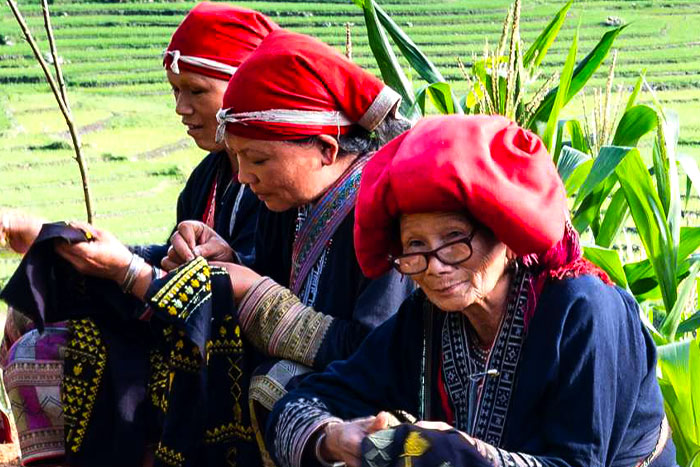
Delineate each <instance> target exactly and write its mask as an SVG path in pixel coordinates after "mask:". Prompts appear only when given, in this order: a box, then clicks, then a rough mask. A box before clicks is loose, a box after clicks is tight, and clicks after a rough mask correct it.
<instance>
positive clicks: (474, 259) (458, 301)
mask: <svg viewBox="0 0 700 467" xmlns="http://www.w3.org/2000/svg"><path fill="white" fill-rule="evenodd" d="M473 228H474V225H473V224H472V223H471V222H470V221H469V219H468V218H467V216H465V215H464V214H463V213H461V212H431V213H420V214H405V215H403V216H402V217H401V221H400V231H401V246H402V248H403V254H407V253H415V252H421V251H430V250H434V249H436V248H439V247H440V246H442V245H444V244H445V243H448V242H450V241H454V240H457V239H460V238H465V237H468V236H469V235H470V234H471V232H472V230H473ZM471 245H472V250H473V253H472V256H471V257H470V258H469V259H467V260H466V261H463V262H462V263H459V264H456V265H453V266H450V265H447V264H444V263H442V262H441V261H440V260H439V259H437V258H436V257H434V256H432V257H430V259H429V261H428V268H427V269H426V270H425V271H423V272H421V273H418V274H413V275H411V276H410V277H411V278H412V279H413V280H415V281H416V283H417V284H418V285H419V286H420V287H421V289H423V291H424V292H425V294H426V296H427V297H428V300H430V301H431V302H432V303H433V304H434V305H435V306H437V307H438V308H439V309H440V310H442V311H446V312H452V311H462V310H464V309H466V308H467V307H469V306H470V305H472V304H473V303H474V302H475V301H477V300H479V299H480V298H483V297H485V296H487V295H488V294H489V293H490V292H491V291H492V290H493V289H494V287H495V286H496V283H497V282H498V279H499V278H500V277H501V275H502V274H503V271H504V268H505V262H506V250H507V249H506V246H505V245H504V244H503V243H501V242H499V241H498V240H497V239H496V238H495V237H494V236H493V234H491V233H490V232H489V231H488V230H486V229H483V228H480V229H478V230H477V231H476V234H475V235H474V237H473V239H472V241H471Z"/></svg>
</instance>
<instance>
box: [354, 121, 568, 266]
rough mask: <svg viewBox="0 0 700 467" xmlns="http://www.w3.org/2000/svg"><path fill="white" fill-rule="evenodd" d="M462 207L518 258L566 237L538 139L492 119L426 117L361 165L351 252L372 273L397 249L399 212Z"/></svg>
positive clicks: (555, 186) (561, 197) (557, 184)
mask: <svg viewBox="0 0 700 467" xmlns="http://www.w3.org/2000/svg"><path fill="white" fill-rule="evenodd" d="M460 210H466V211H468V212H469V214H470V215H471V216H473V217H474V218H475V219H476V220H477V221H479V222H480V223H482V224H484V225H485V226H487V227H488V228H489V229H491V230H492V231H493V233H494V234H495V235H496V237H497V238H498V239H499V240H500V241H502V242H503V243H505V244H506V245H507V246H508V247H509V248H510V249H511V250H513V251H514V252H515V253H516V254H517V255H519V256H525V255H529V254H533V253H534V254H540V253H544V252H546V251H548V250H549V249H550V248H552V247H553V246H554V245H555V244H556V243H557V242H558V241H560V240H561V239H562V237H563V236H564V226H565V224H566V220H567V205H566V193H565V191H564V187H563V185H562V182H561V179H560V178H559V175H558V174H557V171H556V169H555V167H554V164H552V159H551V157H550V155H549V154H548V153H547V150H546V148H545V147H544V145H543V144H542V141H540V139H539V138H538V137H537V136H536V135H534V134H533V133H530V132H529V131H527V130H524V129H522V128H520V127H518V125H516V124H515V123H513V122H511V121H510V120H508V119H506V118H503V117H497V116H483V115H479V116H468V117H466V116H446V117H433V118H426V119H423V120H421V121H420V122H418V124H417V125H416V126H415V127H414V128H413V129H412V130H409V131H408V132H406V133H404V134H403V135H401V136H399V137H398V138H396V139H394V140H392V141H391V142H390V143H389V144H387V145H386V146H384V147H383V148H382V149H381V150H380V151H379V152H377V154H376V155H375V156H374V157H373V158H372V159H371V160H370V162H369V163H368V164H367V166H366V167H365V170H364V172H363V175H362V181H361V185H360V192H359V195H358V198H357V205H356V208H355V250H356V251H357V257H358V260H359V263H360V267H361V268H362V271H363V272H364V273H365V275H367V276H368V277H376V276H379V275H380V274H382V273H383V272H385V271H386V270H387V269H389V267H390V264H389V261H388V260H387V255H388V254H389V253H392V254H400V253H401V247H400V244H399V239H398V236H397V231H396V222H397V219H398V218H399V216H400V215H401V214H410V213H420V212H435V211H460Z"/></svg>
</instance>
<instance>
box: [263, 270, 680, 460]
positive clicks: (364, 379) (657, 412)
mask: <svg viewBox="0 0 700 467" xmlns="http://www.w3.org/2000/svg"><path fill="white" fill-rule="evenodd" d="M523 269H524V268H521V271H520V272H519V273H518V275H517V277H516V278H515V279H514V286H513V290H512V291H511V295H510V297H509V305H508V309H507V312H506V315H505V317H504V319H503V322H502V324H501V328H500V330H499V333H498V335H497V337H496V340H495V342H494V344H493V347H492V348H491V350H490V352H486V353H485V354H484V352H483V351H482V350H480V349H478V348H477V347H476V346H475V345H474V340H475V339H474V338H473V337H472V336H473V332H474V331H473V329H472V328H471V326H470V324H469V322H468V320H467V319H466V317H464V315H462V314H461V313H443V312H440V311H439V310H436V309H435V308H434V307H433V305H432V304H430V302H428V301H427V299H426V297H425V295H424V294H423V293H422V292H420V291H417V292H416V293H415V294H414V295H413V296H412V297H411V298H410V299H408V300H406V301H405V302H404V304H403V306H402V307H401V309H400V310H399V312H398V314H397V315H396V316H394V317H392V318H391V319H389V320H388V321H387V322H386V323H384V324H383V325H382V326H380V327H379V328H377V329H376V330H375V331H374V332H372V333H371V334H370V335H369V336H368V337H367V339H366V340H365V341H364V343H363V344H362V346H361V347H360V349H359V350H358V351H357V353H355V355H353V356H352V357H351V358H350V359H348V360H346V361H343V362H336V363H334V364H332V365H331V366H330V367H328V369H327V370H326V371H325V372H323V373H321V374H316V375H313V376H310V377H309V378H307V379H305V380H304V381H303V382H302V383H301V385H300V386H299V387H298V388H297V389H295V390H293V391H291V392H290V393H289V394H287V395H286V396H285V397H284V398H283V399H282V400H281V401H279V402H278V403H277V404H276V405H275V408H274V411H273V413H272V415H271V416H270V420H269V423H268V426H267V433H266V443H267V446H268V448H269V449H270V451H271V452H272V453H273V455H274V457H275V459H276V461H277V463H278V465H281V466H289V465H292V466H299V465H305V466H306V465H315V464H316V462H315V460H314V459H312V458H303V457H302V456H303V454H304V449H305V447H306V444H307V442H308V440H309V438H310V436H311V435H312V433H313V432H314V431H315V430H317V429H318V428H319V427H321V426H323V425H324V424H325V423H328V422H330V421H332V420H339V419H346V420H347V419H352V418H355V417H361V416H369V415H375V414H377V413H378V412H379V411H382V410H388V411H394V412H395V413H408V414H412V415H413V416H415V417H417V418H418V419H422V420H433V421H444V422H447V423H449V424H451V425H452V426H454V427H455V428H457V429H458V430H461V431H462V432H464V433H467V434H468V435H470V436H472V437H473V438H474V439H475V440H476V441H471V442H469V441H467V440H466V439H465V438H464V437H462V435H460V434H459V433H457V432H455V431H448V432H433V431H426V430H423V429H419V428H417V427H414V426H412V425H400V426H399V428H398V429H390V430H385V431H381V432H378V433H376V434H375V435H372V436H369V437H367V438H365V440H364V441H363V446H362V453H363V461H362V462H363V464H362V465H363V466H389V465H391V466H393V465H404V464H403V462H404V461H406V462H408V460H407V459H406V458H407V457H410V458H411V459H410V461H411V462H412V464H411V465H414V466H428V465H445V466H448V465H449V466H461V465H483V460H486V462H487V464H486V465H493V466H501V465H503V466H506V465H508V466H519V465H523V466H525V465H527V466H539V465H545V466H580V467H583V466H616V467H617V466H619V467H627V466H630V467H631V466H636V465H654V466H658V467H660V466H674V465H675V460H674V448H673V444H672V442H671V441H670V440H668V426H667V424H666V423H664V421H665V419H664V412H663V400H662V397H661V393H660V390H659V386H658V383H657V381H656V375H655V368H656V355H655V348H654V344H653V342H652V340H651V338H650V336H649V335H648V333H647V332H646V330H645V329H644V328H643V326H642V324H641V322H640V319H639V316H638V307H637V305H636V303H635V301H634V299H633V298H632V297H631V296H629V295H628V294H627V293H626V292H624V291H622V290H621V289H619V288H615V287H611V286H608V285H605V284H603V283H602V282H601V281H600V280H598V279H597V278H594V277H592V276H585V275H584V276H581V277H578V278H575V279H567V280H564V281H560V282H552V283H549V284H548V285H547V286H545V289H544V290H543V292H542V294H541V295H540V296H539V300H538V303H537V308H536V312H535V314H534V317H533V318H532V320H531V321H530V322H529V324H528V327H527V328H526V327H525V325H524V310H525V308H526V307H525V304H526V303H527V300H528V296H527V287H528V286H529V283H528V280H529V279H528V275H529V273H528V272H527V271H523ZM309 451H311V452H313V449H310V450H306V453H307V454H308V452H309ZM475 454H476V455H477V457H478V458H479V459H481V460H482V461H481V462H480V463H477V464H472V462H474V460H475V457H474V456H475ZM650 461H653V462H650Z"/></svg>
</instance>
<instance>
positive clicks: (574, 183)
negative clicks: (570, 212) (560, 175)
mask: <svg viewBox="0 0 700 467" xmlns="http://www.w3.org/2000/svg"><path fill="white" fill-rule="evenodd" d="M592 167H593V159H590V160H587V161H586V162H584V163H582V164H581V165H579V166H578V167H576V168H575V169H574V171H573V173H572V174H571V175H570V176H569V178H568V179H567V180H566V183H564V188H565V189H566V196H567V197H571V196H573V195H574V193H576V192H577V191H578V190H579V189H580V188H581V185H582V184H583V181H584V180H585V179H586V177H587V176H588V173H589V172H590V171H591V168H592Z"/></svg>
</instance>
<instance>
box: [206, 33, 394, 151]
mask: <svg viewBox="0 0 700 467" xmlns="http://www.w3.org/2000/svg"><path fill="white" fill-rule="evenodd" d="M400 100H401V97H400V96H399V95H398V94H397V93H396V92H395V91H393V90H392V89H391V88H389V87H388V86H386V85H384V83H382V82H381V81H380V80H379V79H377V78H376V77H375V76H374V75H372V74H370V73H368V72H366V71H364V70H363V69H362V68H360V67H359V66H357V65H355V64H354V63H352V62H351V61H350V60H348V59H347V58H345V57H344V56H343V55H341V54H340V53H339V52H338V51H336V50H335V49H333V48H332V47H330V46H328V45H326V44H324V43H323V42H321V41H319V40H317V39H314V38H312V37H309V36H306V35H303V34H297V33H293V32H290V31H285V30H282V29H280V30H278V31H275V32H273V33H271V34H270V35H268V36H267V37H266V38H265V40H264V41H263V42H262V44H260V47H258V49H257V50H256V51H255V53H253V54H252V55H251V56H250V58H248V60H246V61H245V63H244V64H243V65H242V66H241V67H240V68H239V69H238V72H237V73H236V74H235V75H234V76H233V78H232V79H231V81H230V82H229V84H228V88H227V89H226V93H225V94H224V102H223V109H222V110H221V111H219V115H218V118H219V123H220V131H219V139H221V138H222V137H223V130H224V124H225V130H226V131H228V132H229V133H232V134H234V135H238V136H243V137H246V138H252V139H263V140H277V141H283V140H294V139H303V138H308V137H310V136H317V135H322V134H327V135H338V134H345V133H347V132H348V131H349V129H350V127H351V126H352V125H355V124H357V125H360V126H362V127H364V128H365V129H367V130H370V131H371V130H374V129H375V128H376V127H377V125H379V124H380V123H381V122H382V120H384V118H385V117H386V116H387V114H388V113H389V112H391V111H394V110H395V109H396V107H397V104H398V103H399V101H400Z"/></svg>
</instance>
